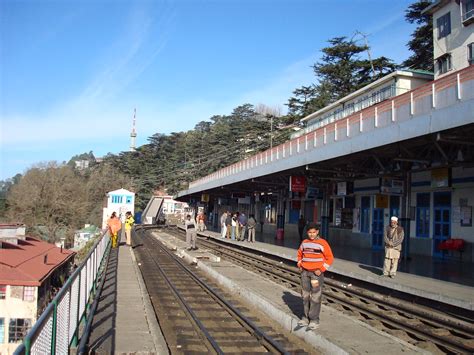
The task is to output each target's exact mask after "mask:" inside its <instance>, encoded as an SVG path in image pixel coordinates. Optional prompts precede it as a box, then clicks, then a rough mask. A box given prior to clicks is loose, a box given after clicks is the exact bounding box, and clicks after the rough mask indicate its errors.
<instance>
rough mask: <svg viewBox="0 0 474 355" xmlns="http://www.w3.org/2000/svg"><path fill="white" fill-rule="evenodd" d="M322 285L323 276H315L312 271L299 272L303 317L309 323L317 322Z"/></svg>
mask: <svg viewBox="0 0 474 355" xmlns="http://www.w3.org/2000/svg"><path fill="white" fill-rule="evenodd" d="M323 285H324V274H321V275H320V276H316V274H315V273H314V272H313V271H308V270H303V271H302V272H301V295H302V297H303V306H304V315H305V317H306V318H307V319H309V321H316V322H319V313H320V312H321V297H322V293H323V292H322V291H323Z"/></svg>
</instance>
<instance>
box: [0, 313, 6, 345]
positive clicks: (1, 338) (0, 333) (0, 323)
mask: <svg viewBox="0 0 474 355" xmlns="http://www.w3.org/2000/svg"><path fill="white" fill-rule="evenodd" d="M4 342H5V318H0V344H3V343H4Z"/></svg>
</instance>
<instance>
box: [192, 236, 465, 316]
mask: <svg viewBox="0 0 474 355" xmlns="http://www.w3.org/2000/svg"><path fill="white" fill-rule="evenodd" d="M198 234H200V235H202V236H207V237H210V238H214V239H219V240H220V241H222V242H224V243H229V244H234V245H238V246H240V247H243V248H249V249H257V250H259V251H261V252H264V253H266V254H270V255H275V256H279V257H283V258H285V259H288V260H294V261H295V263H296V249H297V248H298V246H299V243H300V242H299V239H292V238H288V239H285V240H283V241H282V240H277V239H275V238H274V237H273V236H271V235H268V234H264V235H262V234H261V233H260V234H258V233H257V237H256V239H257V241H256V242H255V243H248V242H246V241H244V242H239V241H233V240H229V239H223V238H221V235H220V233H217V232H213V231H205V232H202V233H198ZM332 249H333V254H334V257H335V259H334V264H333V265H332V267H331V272H334V273H337V274H341V275H344V276H348V277H351V278H356V279H359V280H362V281H366V282H370V283H373V284H377V285H381V286H384V287H388V288H391V289H394V290H396V291H401V292H406V293H409V294H413V295H416V296H421V297H424V298H428V299H432V300H435V301H439V302H442V303H446V304H451V305H454V306H457V307H461V308H465V309H467V310H470V311H474V268H473V265H472V264H469V263H460V262H459V261H457V260H453V261H446V260H444V261H438V260H435V259H433V258H427V257H421V256H420V257H418V256H417V257H414V259H412V260H410V261H408V262H407V261H403V260H402V262H401V265H400V267H399V271H398V272H397V276H396V277H395V278H393V279H391V278H387V277H382V276H381V274H382V262H383V254H382V253H380V252H379V253H374V252H372V251H367V250H360V249H354V248H352V249H351V250H345V249H343V248H342V247H339V246H336V247H335V248H332ZM466 264H467V265H466Z"/></svg>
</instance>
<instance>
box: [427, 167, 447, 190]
mask: <svg viewBox="0 0 474 355" xmlns="http://www.w3.org/2000/svg"><path fill="white" fill-rule="evenodd" d="M431 187H449V168H439V169H433V170H431Z"/></svg>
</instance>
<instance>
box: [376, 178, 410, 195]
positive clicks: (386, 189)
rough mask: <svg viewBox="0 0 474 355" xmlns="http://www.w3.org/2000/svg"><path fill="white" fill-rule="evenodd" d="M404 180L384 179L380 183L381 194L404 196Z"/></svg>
mask: <svg viewBox="0 0 474 355" xmlns="http://www.w3.org/2000/svg"><path fill="white" fill-rule="evenodd" d="M403 191H404V189H403V180H396V179H393V178H391V177H383V178H381V181H380V192H381V193H383V194H390V195H403Z"/></svg>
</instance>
